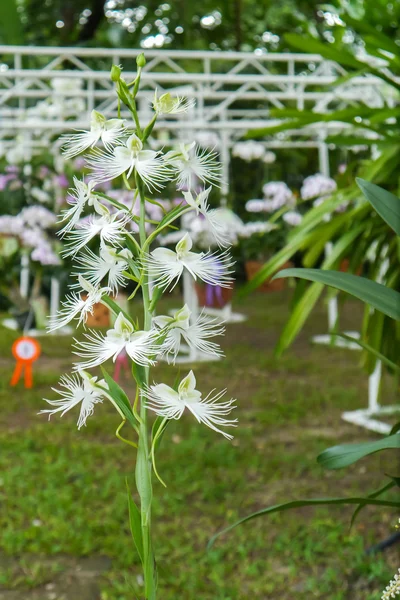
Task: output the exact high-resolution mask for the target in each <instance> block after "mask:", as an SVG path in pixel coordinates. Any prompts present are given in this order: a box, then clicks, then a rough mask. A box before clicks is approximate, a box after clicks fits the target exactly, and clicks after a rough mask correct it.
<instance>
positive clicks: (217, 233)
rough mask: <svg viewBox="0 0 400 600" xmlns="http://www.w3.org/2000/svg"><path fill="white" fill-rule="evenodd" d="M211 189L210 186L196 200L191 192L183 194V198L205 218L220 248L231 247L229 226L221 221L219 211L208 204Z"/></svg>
mask: <svg viewBox="0 0 400 600" xmlns="http://www.w3.org/2000/svg"><path fill="white" fill-rule="evenodd" d="M211 189H212V188H211V186H210V187H209V188H207V189H206V190H203V191H202V192H200V193H199V194H198V195H197V196H196V198H193V195H192V192H191V191H188V192H183V196H184V198H185V200H186V202H187V203H188V204H189V206H191V207H192V208H194V209H195V211H196V213H197V214H200V215H202V216H203V217H204V219H205V221H206V222H207V224H208V226H209V228H210V230H211V233H212V235H213V237H214V239H215V241H216V243H217V244H218V246H220V247H222V248H224V247H226V246H229V232H228V229H227V226H226V225H225V224H224V223H223V221H222V220H221V216H220V213H219V212H218V210H216V209H213V208H210V205H209V204H208V196H209V195H210V192H211Z"/></svg>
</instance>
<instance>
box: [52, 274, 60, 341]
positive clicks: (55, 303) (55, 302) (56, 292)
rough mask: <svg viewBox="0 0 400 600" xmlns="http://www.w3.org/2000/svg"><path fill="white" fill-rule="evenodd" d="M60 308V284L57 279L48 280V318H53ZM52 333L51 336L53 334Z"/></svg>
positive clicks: (53, 332)
mask: <svg viewBox="0 0 400 600" xmlns="http://www.w3.org/2000/svg"><path fill="white" fill-rule="evenodd" d="M59 306H60V282H59V280H58V278H57V277H54V276H53V277H52V278H51V279H50V317H55V315H56V314H57V311H58V308H59ZM55 333H56V332H55V331H52V332H51V334H53V335H54V334H55Z"/></svg>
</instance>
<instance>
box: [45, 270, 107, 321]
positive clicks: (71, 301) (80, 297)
mask: <svg viewBox="0 0 400 600" xmlns="http://www.w3.org/2000/svg"><path fill="white" fill-rule="evenodd" d="M78 280H79V286H80V288H81V290H83V293H82V292H73V293H72V294H68V295H67V296H66V298H65V300H64V301H63V302H61V305H62V307H63V308H62V309H61V310H60V311H58V313H57V314H56V315H53V316H51V317H50V320H49V327H48V330H49V331H54V330H55V329H59V328H60V327H65V326H66V325H68V323H70V321H72V320H73V319H75V318H77V317H78V324H81V323H86V320H87V317H88V315H89V314H93V307H94V305H95V304H98V303H99V302H101V298H102V296H103V295H104V294H106V293H107V292H109V289H108V288H105V287H104V288H100V287H96V286H94V285H92V284H91V283H90V282H89V281H86V279H84V278H83V277H82V275H79V276H78Z"/></svg>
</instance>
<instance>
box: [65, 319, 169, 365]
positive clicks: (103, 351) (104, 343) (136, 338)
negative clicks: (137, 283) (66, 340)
mask: <svg viewBox="0 0 400 600" xmlns="http://www.w3.org/2000/svg"><path fill="white" fill-rule="evenodd" d="M84 335H85V338H86V339H85V340H84V341H82V342H79V341H77V340H75V342H76V345H75V348H76V349H77V352H75V354H76V355H77V356H80V357H82V358H84V359H86V360H85V362H83V363H80V364H77V365H75V369H77V370H80V369H90V368H92V367H96V366H98V365H101V364H102V363H103V362H105V361H106V360H109V359H110V358H112V359H113V361H114V362H115V360H116V359H117V356H118V355H119V354H120V353H121V352H122V351H123V350H125V351H126V353H127V354H128V356H129V357H130V358H131V359H132V360H133V362H135V363H136V364H138V365H142V366H145V367H147V366H149V365H154V364H155V360H154V357H155V356H156V355H157V354H158V352H159V345H158V344H157V339H158V338H159V333H158V331H155V330H150V331H135V328H134V326H133V325H132V323H131V322H130V321H129V320H128V319H127V318H126V317H125V316H124V315H123V313H122V312H121V313H119V315H118V317H117V319H116V321H115V323H114V327H113V329H109V330H108V331H107V333H106V335H105V336H103V335H102V334H101V333H99V332H97V331H95V332H93V333H92V334H84Z"/></svg>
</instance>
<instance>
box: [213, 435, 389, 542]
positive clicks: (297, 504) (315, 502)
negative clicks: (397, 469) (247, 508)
mask: <svg viewBox="0 0 400 600" xmlns="http://www.w3.org/2000/svg"><path fill="white" fill-rule="evenodd" d="M399 437H400V436H399ZM364 502H365V503H366V504H369V505H371V506H386V507H393V508H399V507H400V500H399V501H397V502H394V501H390V500H379V499H378V498H362V497H361V498H359V497H353V498H316V499H310V500H292V501H291V502H285V503H283V504H275V505H274V506H270V507H269V508H263V509H261V510H258V511H257V512H254V513H252V514H250V515H248V516H247V517H243V519H239V521H236V523H234V524H233V525H230V526H229V527H226V528H225V529H223V530H222V531H219V532H218V533H216V534H215V535H214V536H213V537H212V538H211V539H210V541H209V542H208V545H207V548H208V549H210V548H211V547H212V546H213V544H214V542H215V540H216V539H217V538H219V537H220V536H221V535H224V534H226V533H228V532H229V531H231V530H232V529H234V528H235V527H237V526H238V525H242V524H243V523H246V522H247V521H251V520H252V519H257V518H258V517H264V516H265V515H268V514H272V513H275V512H283V511H285V510H292V509H293V508H301V507H303V506H324V505H327V506H329V505H338V506H343V505H346V504H349V505H351V504H362V503H364Z"/></svg>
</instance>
